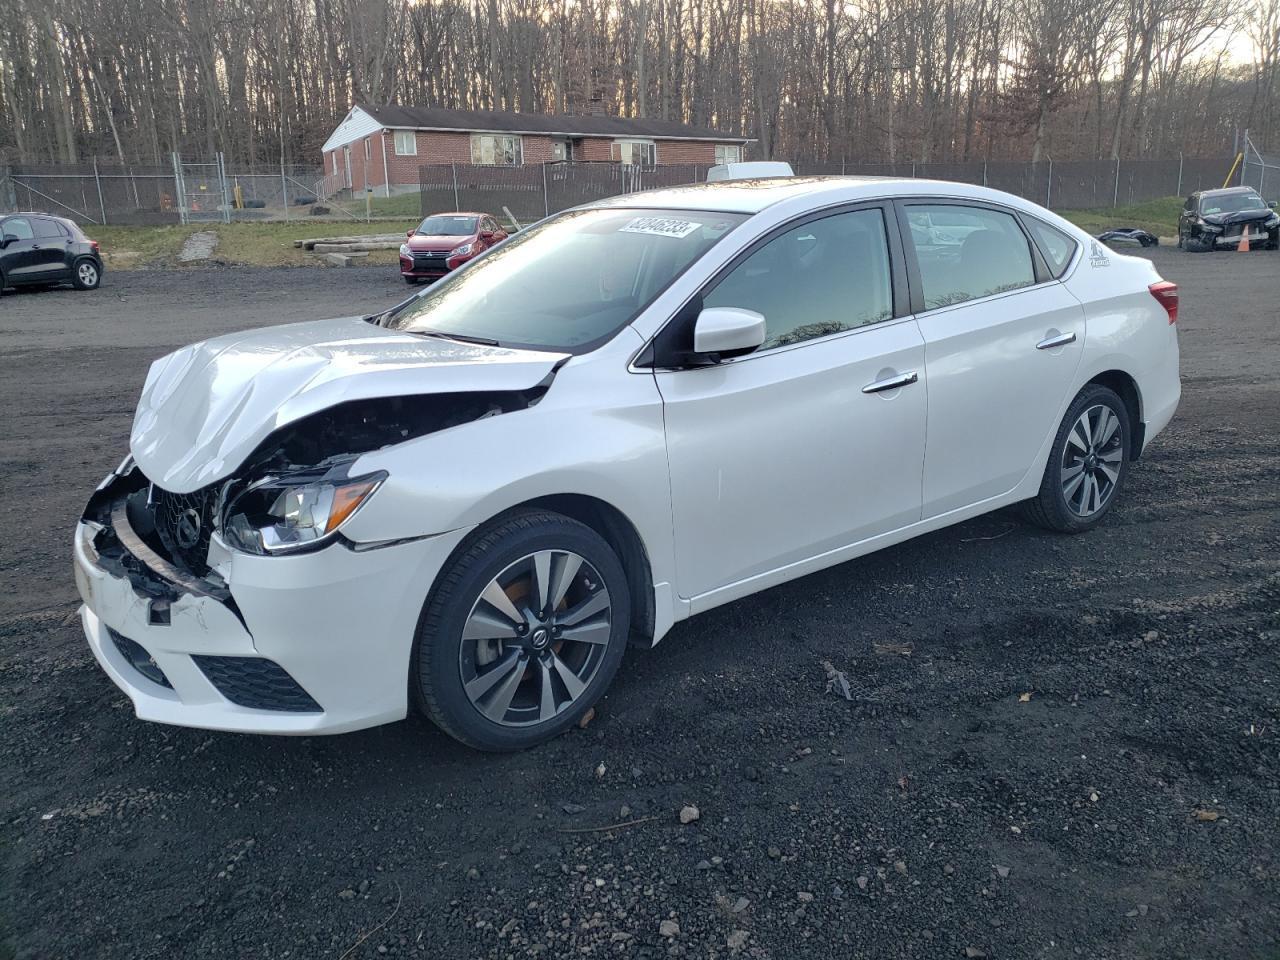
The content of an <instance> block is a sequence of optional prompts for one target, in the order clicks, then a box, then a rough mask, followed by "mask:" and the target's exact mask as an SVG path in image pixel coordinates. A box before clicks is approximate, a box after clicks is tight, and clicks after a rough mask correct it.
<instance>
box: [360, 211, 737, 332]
mask: <svg viewBox="0 0 1280 960" xmlns="http://www.w3.org/2000/svg"><path fill="white" fill-rule="evenodd" d="M745 219H746V217H745V215H742V214H733V213H707V212H702V211H693V210H619V209H606V210H577V211H570V212H568V213H564V214H561V215H560V216H558V217H556V218H554V219H552V220H548V221H546V222H545V223H543V224H541V225H539V226H536V227H531V228H530V229H529V230H527V231H521V232H520V233H517V234H516V235H515V236H513V237H511V238H510V239H508V240H504V241H503V242H502V243H501V244H499V245H498V246H496V247H494V248H493V249H492V251H491V252H489V253H487V254H486V255H485V256H483V257H482V258H480V259H479V260H476V261H475V262H473V263H472V264H470V265H469V266H467V267H466V268H465V269H463V270H461V271H459V272H457V273H455V274H453V275H452V276H450V277H449V278H448V279H446V280H445V281H443V282H442V283H440V284H438V285H437V286H434V287H431V288H430V289H429V290H428V291H427V292H426V293H424V294H422V295H421V296H419V297H418V298H416V299H414V300H410V301H409V302H408V303H407V304H405V305H404V307H402V308H401V309H399V310H398V311H396V312H394V313H392V314H391V316H390V317H388V318H387V319H386V321H384V322H385V324H386V325H387V326H389V327H391V328H392V329H395V330H405V331H408V332H410V333H424V334H429V333H437V334H443V335H445V336H457V337H460V338H471V339H478V340H484V341H496V342H498V343H500V344H502V345H503V346H515V347H536V348H544V349H545V348H551V349H556V350H570V351H574V350H575V348H576V350H577V351H582V350H586V349H589V348H590V347H591V346H593V345H595V344H596V343H598V342H599V341H601V340H603V339H604V338H606V337H609V336H611V335H612V334H614V333H615V332H617V331H618V330H620V329H621V328H622V327H623V326H624V325H625V324H628V323H630V322H631V321H632V320H633V319H634V318H635V317H636V316H637V315H638V314H639V312H640V311H641V310H643V309H644V308H645V307H646V306H648V305H649V304H650V303H651V302H652V301H653V299H654V298H655V297H656V296H657V295H658V294H660V293H661V292H662V291H663V290H665V289H666V288H667V286H668V285H669V284H670V283H671V281H673V280H674V279H675V278H676V277H678V276H679V275H680V274H681V273H682V272H683V271H684V269H685V268H686V267H687V266H688V265H689V264H691V263H693V261H694V260H696V259H698V258H699V257H701V256H702V255H703V254H704V253H706V252H707V251H708V250H709V249H710V248H711V247H712V246H713V245H714V244H715V243H716V242H717V241H718V240H719V239H720V238H721V237H723V236H724V235H725V234H726V233H728V232H729V231H730V230H732V229H733V228H734V227H735V226H737V225H738V224H739V223H741V222H742V221H743V220H745Z"/></svg>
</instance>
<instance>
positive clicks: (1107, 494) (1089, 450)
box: [1023, 383, 1133, 533]
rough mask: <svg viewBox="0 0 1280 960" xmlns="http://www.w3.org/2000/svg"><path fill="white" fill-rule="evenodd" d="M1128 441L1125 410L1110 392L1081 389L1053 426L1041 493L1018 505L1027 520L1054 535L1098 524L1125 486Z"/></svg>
mask: <svg viewBox="0 0 1280 960" xmlns="http://www.w3.org/2000/svg"><path fill="white" fill-rule="evenodd" d="M1132 436H1133V427H1132V424H1131V423H1130V421H1129V410H1128V408H1127V407H1126V406H1125V404H1124V401H1123V400H1121V399H1120V397H1119V396H1117V395H1116V393H1115V391H1113V390H1111V389H1109V388H1107V387H1104V386H1102V385H1101V384H1097V383H1091V384H1089V385H1088V386H1086V387H1085V388H1084V389H1083V390H1081V391H1080V393H1078V394H1077V395H1076V398H1075V400H1074V401H1072V403H1071V407H1070V408H1069V409H1068V410H1067V414H1066V416H1064V417H1063V418H1062V423H1061V425H1060V426H1059V427H1058V433H1057V435H1056V436H1055V437H1054V441H1053V450H1052V452H1051V453H1050V455H1049V462H1048V463H1047V464H1046V465H1045V470H1044V478H1043V479H1042V480H1041V482H1040V493H1039V494H1038V495H1037V496H1036V497H1035V499H1033V500H1028V501H1026V503H1025V504H1024V505H1023V512H1024V514H1025V515H1026V517H1027V519H1028V520H1030V521H1031V522H1032V523H1035V524H1037V525H1038V526H1041V527H1045V528H1046V529H1049V530H1056V531H1058V532H1059V533H1083V532H1084V531H1086V530H1092V529H1093V528H1094V527H1096V526H1097V525H1098V524H1100V523H1101V522H1102V520H1103V518H1104V517H1106V515H1107V513H1108V512H1109V511H1110V510H1111V505H1112V504H1113V503H1115V501H1116V497H1117V496H1118V495H1119V493H1120V489H1121V487H1122V486H1123V485H1124V479H1125V475H1126V474H1127V472H1128V466H1129V459H1130V452H1131V451H1130V443H1131V438H1132Z"/></svg>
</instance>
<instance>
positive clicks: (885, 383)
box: [862, 370, 920, 393]
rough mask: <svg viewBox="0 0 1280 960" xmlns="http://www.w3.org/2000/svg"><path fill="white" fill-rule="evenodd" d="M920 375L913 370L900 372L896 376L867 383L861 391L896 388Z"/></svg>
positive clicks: (870, 391) (912, 381)
mask: <svg viewBox="0 0 1280 960" xmlns="http://www.w3.org/2000/svg"><path fill="white" fill-rule="evenodd" d="M919 379H920V377H919V376H918V375H917V374H916V372H915V371H914V370H912V371H911V372H910V373H900V374H898V375H897V376H896V377H886V378H885V379H883V380H876V381H875V382H874V383H868V384H867V385H866V386H865V387H863V388H862V392H863V393H881V392H883V391H885V390H897V389H898V387H906V386H910V385H911V384H913V383H915V382H916V381H917V380H919Z"/></svg>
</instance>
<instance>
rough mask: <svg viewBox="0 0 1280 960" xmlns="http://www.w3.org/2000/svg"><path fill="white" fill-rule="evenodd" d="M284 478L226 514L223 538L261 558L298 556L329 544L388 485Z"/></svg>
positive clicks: (264, 484)
mask: <svg viewBox="0 0 1280 960" xmlns="http://www.w3.org/2000/svg"><path fill="white" fill-rule="evenodd" d="M386 477H387V475H386V474H385V473H374V474H369V475H368V476H364V477H360V478H359V479H355V480H352V479H347V478H344V477H338V478H320V479H312V478H299V477H279V478H274V477H273V478H269V479H267V480H262V481H259V482H258V483H255V484H252V485H251V486H249V487H248V488H247V489H246V490H245V491H244V492H243V493H240V494H239V495H238V496H236V497H235V498H234V499H232V500H231V502H230V504H229V505H228V506H227V508H226V512H225V514H224V516H223V520H222V538H223V539H224V540H225V541H226V542H227V545H228V546H230V547H232V548H234V549H236V550H242V551H244V552H245V553H254V554H258V555H260V556H264V555H267V554H281V553H296V552H298V551H302V550H307V549H311V548H313V547H317V546H320V545H321V544H323V543H326V542H328V541H329V540H330V539H331V538H332V537H333V536H334V535H335V534H336V533H337V532H338V528H339V527H341V526H342V525H343V524H344V523H345V522H346V521H347V520H348V519H350V517H351V516H352V515H353V514H354V513H355V512H356V511H357V510H359V509H360V507H361V505H362V504H363V503H364V502H365V501H366V500H368V499H369V497H371V496H372V495H373V492H374V491H375V490H377V489H378V487H379V486H380V485H381V484H382V481H383V480H385V479H386Z"/></svg>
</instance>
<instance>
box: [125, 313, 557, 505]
mask: <svg viewBox="0 0 1280 960" xmlns="http://www.w3.org/2000/svg"><path fill="white" fill-rule="evenodd" d="M566 357H567V355H566V354H562V353H543V352H538V351H533V350H509V349H506V348H501V347H488V346H482V345H477V344H469V343H461V342H458V341H455V340H443V339H439V338H426V337H420V336H416V335H414V334H408V333H401V332H399V331H396V330H388V329H386V328H384V327H376V326H373V325H372V324H369V323H366V322H364V321H363V320H361V319H360V318H359V317H344V318H341V319H337V320H320V321H317V322H313V323H293V324H287V325H285V326H278V327H264V328H263V329H260V330H251V331H247V332H245V333H235V334H229V335H227V336H223V337H215V338H214V339H212V340H205V341H203V342H202V343H196V344H193V345H191V346H189V347H183V348H182V349H181V350H178V351H176V352H174V353H171V354H169V355H168V356H166V357H161V358H160V359H159V360H157V361H156V362H155V363H153V364H152V365H151V370H150V372H149V373H148V374H147V381H146V383H145V384H144V385H143V388H142V399H141V400H140V401H139V402H138V412H137V414H136V415H135V416H134V419H133V431H132V433H131V434H130V437H129V449H130V451H131V452H132V453H133V457H134V459H135V460H136V461H137V463H138V466H139V467H141V468H142V472H143V473H144V474H145V475H146V476H147V478H148V479H150V480H151V481H152V482H153V483H155V484H156V485H158V486H160V487H162V488H163V489H165V490H169V491H171V492H173V493H190V492H191V491H193V490H198V489H199V488H200V487H203V486H205V485H207V484H209V483H212V482H213V481H215V480H221V479H223V478H225V477H227V476H230V475H231V473H232V472H234V471H235V469H236V468H237V467H239V466H240V464H242V463H243V462H244V460H245V458H246V457H248V456H249V454H250V453H252V452H253V451H254V450H255V449H256V448H257V446H258V444H260V443H261V442H262V441H263V440H264V439H266V437H267V436H268V435H269V434H271V433H272V431H274V430H277V429H279V428H280V427H282V426H284V425H286V424H288V423H292V422H294V421H295V420H300V419H302V418H303V417H306V416H310V415H311V414H313V413H318V412H319V411H321V410H324V409H327V408H329V407H332V406H335V405H336V404H339V403H345V402H346V401H348V400H366V399H370V398H374V397H402V396H417V395H423V394H432V393H462V392H469V391H503V390H528V389H530V388H532V387H535V386H537V385H538V384H539V383H541V382H542V381H543V380H545V379H546V377H547V375H548V374H550V373H551V372H552V371H553V370H554V369H555V367H556V366H557V365H558V364H559V363H560V362H561V361H563V360H564V359H566Z"/></svg>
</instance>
